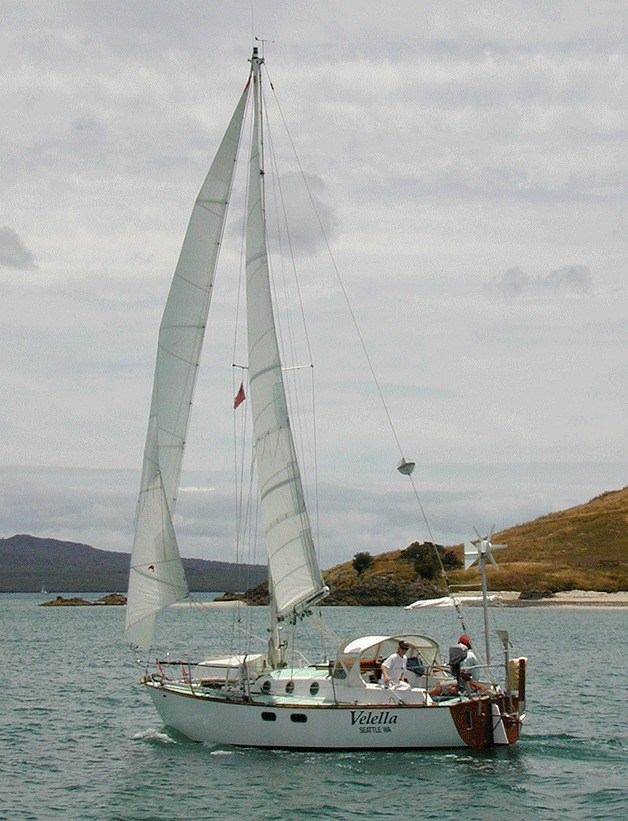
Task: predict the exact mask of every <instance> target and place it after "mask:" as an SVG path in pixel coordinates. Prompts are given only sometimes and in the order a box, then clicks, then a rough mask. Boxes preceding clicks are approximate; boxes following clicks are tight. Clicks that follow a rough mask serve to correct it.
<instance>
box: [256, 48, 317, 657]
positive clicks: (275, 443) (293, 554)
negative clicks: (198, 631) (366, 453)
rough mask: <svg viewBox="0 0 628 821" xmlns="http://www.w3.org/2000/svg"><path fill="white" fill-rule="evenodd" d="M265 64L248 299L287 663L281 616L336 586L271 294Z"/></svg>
mask: <svg viewBox="0 0 628 821" xmlns="http://www.w3.org/2000/svg"><path fill="white" fill-rule="evenodd" d="M263 62H264V59H263V58H262V57H260V56H259V53H258V50H257V48H254V49H253V56H252V58H251V66H252V75H253V108H254V122H253V135H252V141H251V157H250V166H249V172H250V173H249V191H248V198H247V221H246V303H247V336H248V355H249V362H248V365H249V398H250V407H251V413H252V416H253V438H254V442H255V464H256V467H257V475H258V480H259V498H260V509H261V513H262V520H263V523H264V531H265V534H266V549H267V553H268V575H269V578H268V595H269V601H270V616H271V625H270V633H271V638H270V646H269V660H270V663H271V664H272V665H273V666H274V667H280V666H283V663H284V659H283V647H282V644H283V642H282V641H281V628H280V624H279V622H280V620H281V618H282V617H284V616H287V615H291V614H294V613H298V612H300V611H303V610H305V609H307V607H308V606H309V605H310V604H312V603H313V602H314V601H317V600H318V599H320V598H322V597H323V596H325V595H326V594H327V592H328V590H327V588H326V587H325V585H324V583H323V579H322V575H321V571H320V568H319V566H318V561H317V558H316V550H315V547H314V541H313V538H312V532H311V527H310V521H309V516H308V512H307V509H306V506H305V495H304V492H303V485H302V481H301V472H300V469H299V465H298V462H297V454H296V448H295V444H294V439H293V436H292V429H291V426H290V418H289V414H288V402H287V398H286V388H285V385H284V380H283V371H282V362H281V357H280V353H279V344H278V339H277V330H276V325H275V315H274V308H273V302H272V297H271V286H270V273H269V262H268V250H267V246H266V212H265V201H264V193H265V192H264V187H265V186H264V156H263V129H262V123H263V117H262V90H261V71H260V69H261V66H262V63H263Z"/></svg>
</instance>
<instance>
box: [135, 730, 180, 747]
mask: <svg viewBox="0 0 628 821" xmlns="http://www.w3.org/2000/svg"><path fill="white" fill-rule="evenodd" d="M133 741H148V742H149V743H150V744H176V741H175V740H174V738H171V737H170V736H169V735H168V734H167V733H163V732H159V730H156V729H155V728H154V727H149V728H148V730H144V731H143V732H141V733H135V735H133Z"/></svg>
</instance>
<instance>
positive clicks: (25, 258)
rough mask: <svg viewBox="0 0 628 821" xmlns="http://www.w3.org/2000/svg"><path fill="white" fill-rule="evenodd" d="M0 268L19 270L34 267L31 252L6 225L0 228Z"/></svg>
mask: <svg viewBox="0 0 628 821" xmlns="http://www.w3.org/2000/svg"><path fill="white" fill-rule="evenodd" d="M0 266H3V267H5V268H18V269H20V270H27V269H29V268H35V267H36V266H35V261H34V258H33V253H32V251H29V249H28V248H27V247H26V246H25V245H24V243H23V242H22V240H21V239H20V237H19V236H18V234H17V233H16V232H15V231H14V230H13V229H12V228H9V227H8V226H6V225H3V226H2V227H0Z"/></svg>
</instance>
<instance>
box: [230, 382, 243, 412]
mask: <svg viewBox="0 0 628 821" xmlns="http://www.w3.org/2000/svg"><path fill="white" fill-rule="evenodd" d="M245 399H246V395H245V393H244V382H243V383H242V384H241V385H240V390H239V391H238V392H237V394H236V398H235V399H234V400H233V409H234V410H235V409H236V408H237V407H238V405H241V404H242V403H243V402H244V400H245Z"/></svg>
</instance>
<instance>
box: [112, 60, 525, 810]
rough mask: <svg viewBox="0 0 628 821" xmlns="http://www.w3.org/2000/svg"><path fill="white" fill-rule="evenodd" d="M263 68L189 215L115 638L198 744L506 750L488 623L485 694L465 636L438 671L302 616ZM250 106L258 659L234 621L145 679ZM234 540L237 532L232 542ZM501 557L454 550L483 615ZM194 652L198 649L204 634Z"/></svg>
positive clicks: (301, 502) (176, 591)
mask: <svg viewBox="0 0 628 821" xmlns="http://www.w3.org/2000/svg"><path fill="white" fill-rule="evenodd" d="M263 63H264V60H263V58H261V57H260V56H259V54H258V51H257V49H254V51H253V56H252V58H251V72H250V74H249V79H248V81H247V84H246V87H245V89H244V92H243V94H242V97H241V99H240V102H239V103H238V105H237V108H236V110H235V113H234V116H233V118H232V120H231V123H230V125H229V127H228V129H227V132H226V134H225V136H224V139H223V141H222V143H221V145H220V148H219V150H218V153H217V155H216V158H215V160H214V163H213V165H212V167H211V170H210V172H209V175H208V177H207V179H206V181H205V184H204V185H203V187H202V189H201V192H200V194H199V197H198V199H197V201H196V205H195V207H194V211H193V213H192V218H191V220H190V224H189V228H188V231H187V234H186V237H185V240H184V244H183V249H182V251H181V256H180V258H179V263H178V265H177V269H176V272H175V277H174V281H173V283H172V286H171V290H170V294H169V297H168V301H167V304H166V308H165V312H164V316H163V320H162V324H161V328H160V335H159V345H158V354H157V365H156V370H155V382H154V389H153V398H152V404H151V410H150V419H149V427H148V433H147V438H146V448H145V452H144V469H143V474H142V483H141V490H140V497H139V501H138V507H137V518H136V528H135V540H134V545H133V553H132V557H131V570H130V577H129V591H128V606H127V617H126V636H127V639H128V640H129V642H130V644H132V645H133V646H134V647H136V648H139V649H140V650H141V651H142V654H143V657H144V659H145V660H146V667H145V673H144V676H143V677H142V680H141V683H142V684H143V685H144V686H145V687H146V689H147V691H148V692H149V693H150V695H151V697H152V699H153V701H154V704H155V707H156V708H157V710H158V711H159V713H160V715H161V717H162V719H163V721H164V723H165V724H166V725H168V726H169V727H173V728H175V729H176V730H178V731H179V732H181V733H183V734H184V735H186V736H188V737H189V738H191V739H194V740H195V741H204V742H210V743H226V744H234V745H240V746H247V747H278V748H292V749H321V750H324V749H332V750H347V749H349V750H350V749H371V750H372V749H387V748H394V749H402V748H406V749H411V748H421V747H464V746H469V747H475V748H480V747H487V746H492V745H494V744H500V745H508V744H512V743H514V742H515V741H516V740H517V739H518V738H519V733H520V729H521V724H522V721H523V710H524V704H525V659H509V657H508V647H509V640H508V634H507V632H506V631H500V638H501V640H502V642H503V646H504V660H503V670H502V672H503V673H505V676H504V678H505V682H504V683H503V684H502V685H500V684H498V682H497V681H496V672H497V674H498V675H500V676H501V672H500V670H499V668H502V664H500V665H499V668H498V670H497V671H495V670H493V669H492V667H491V664H490V658H489V648H488V623H487V621H486V616H485V626H486V636H487V637H486V664H485V665H483V666H484V674H485V676H486V677H487V678H488V683H487V685H486V686H478V687H476V688H475V689H473V688H472V687H471V683H470V682H469V681H468V679H465V678H464V674H463V673H462V671H461V663H462V662H463V661H465V660H466V658H467V656H466V654H467V652H468V651H467V647H470V640H469V639H468V637H467V636H466V634H465V635H463V636H461V643H462V640H463V639H466V644H467V647H462V648H461V646H460V645H456V647H453V648H451V650H450V664H449V665H447V664H443V661H442V660H441V653H440V648H439V646H438V644H437V642H436V641H435V640H434V639H432V638H430V637H429V636H426V635H421V634H417V633H415V632H414V631H408V630H403V629H402V630H400V631H399V632H396V633H393V634H390V633H385V634H383V635H368V636H358V637H354V638H350V639H348V640H344V641H342V640H341V639H339V638H338V637H336V636H330V631H328V630H327V629H326V628H325V627H324V625H323V624H322V621H320V620H319V618H317V617H316V614H315V613H314V612H313V611H314V606H315V605H316V604H317V603H318V602H319V601H320V600H321V599H323V598H324V597H325V596H326V595H327V594H328V593H329V590H328V588H327V586H326V585H325V583H324V581H323V577H322V574H321V571H320V568H319V564H318V559H317V555H316V549H315V545H314V538H313V533H312V528H311V526H310V520H309V514H308V510H307V507H306V502H305V493H304V487H303V484H302V479H301V471H300V466H299V461H298V459H297V447H296V446H295V442H294V439H293V427H292V425H291V423H290V420H289V408H288V401H287V390H286V385H285V383H284V378H285V376H284V373H285V371H286V370H290V369H286V368H284V366H283V363H282V359H281V357H280V346H279V341H278V338H279V337H278V333H277V329H276V324H275V310H274V305H275V303H276V301H277V300H276V299H275V300H274V299H273V297H272V295H273V293H274V289H273V288H272V287H271V282H270V275H269V269H270V264H269V256H268V251H267V238H268V236H267V235H268V232H267V230H266V206H265V193H266V190H267V186H269V183H268V182H267V174H266V171H267V169H266V168H265V165H264V151H263V148H264V145H270V146H274V142H273V141H272V140H270V139H269V132H268V126H267V119H266V118H265V116H263V115H262V99H263V98H262V94H261V78H262V66H263ZM251 92H252V96H253V100H252V109H253V112H252V113H253V127H252V137H251V145H250V155H249V156H250V159H249V175H248V185H249V189H248V200H247V208H246V214H247V222H246V231H245V236H246V274H247V283H246V294H247V318H248V361H247V364H246V366H238V367H242V368H243V369H244V370H245V373H246V376H245V377H244V378H243V380H242V384H241V385H240V388H239V390H238V391H237V393H236V395H235V400H234V402H233V407H234V410H235V409H236V408H238V406H239V405H240V404H242V403H243V402H244V401H245V399H247V400H248V402H247V405H249V406H250V407H251V415H252V427H253V438H254V440H255V441H254V457H253V458H252V459H251V460H250V464H254V466H255V469H256V471H257V475H258V492H259V504H260V508H261V518H262V520H263V523H264V529H265V537H266V548H267V553H268V564H269V584H268V592H269V600H270V606H269V615H270V625H269V631H268V632H269V640H268V647H267V650H266V652H263V653H250V652H244V653H243V652H241V651H240V648H239V646H238V645H237V644H236V643H235V642H234V638H233V635H234V634H235V632H236V630H239V629H240V624H239V622H235V623H234V626H233V629H232V631H231V632H230V634H228V635H227V636H225V637H224V641H225V646H226V649H225V651H224V652H222V653H220V654H218V655H215V656H211V657H208V658H205V659H203V657H202V656H201V658H200V659H199V658H198V657H194V658H195V660H194V661H193V662H192V661H183V660H175V659H176V658H177V657H176V656H174V657H173V658H170V659H169V658H168V657H167V656H166V658H164V657H163V656H162V657H161V658H160V659H159V658H158V659H156V668H152V667H149V660H152V659H155V656H156V653H155V650H154V647H155V644H154V630H155V619H156V617H157V615H158V613H159V612H160V611H161V610H163V609H164V608H166V607H168V606H170V605H172V604H174V603H175V602H177V601H179V600H181V599H184V598H187V596H188V595H189V593H188V585H187V581H186V578H185V574H184V570H183V565H182V562H181V558H180V555H179V551H178V546H177V539H176V535H175V530H174V521H175V515H174V514H175V504H176V499H177V494H178V486H179V479H180V474H181V463H182V458H183V450H184V447H185V441H186V436H187V432H188V424H189V414H190V408H191V405H192V396H193V392H194V384H195V381H196V374H197V370H198V368H197V366H198V362H199V356H200V350H201V345H202V341H203V335H204V332H205V326H206V322H207V313H208V310H209V303H210V299H211V295H212V292H213V286H214V272H215V268H216V262H217V257H218V251H219V249H220V247H221V245H222V238H223V231H224V224H225V217H226V212H227V206H228V203H229V197H230V192H231V187H232V179H233V171H234V167H235V161H236V156H237V151H238V147H239V144H240V138H241V134H242V128H243V121H244V115H245V111H246V108H247V101H248V98H249V94H250V93H251ZM262 125H264V130H263V132H262ZM262 133H263V134H264V136H265V140H263V139H262ZM271 154H272V151H271ZM269 188H270V190H272V187H270V186H269ZM269 211H270V213H273V209H269ZM233 361H234V359H233V358H232V359H231V362H233ZM245 380H246V382H247V384H246V394H245ZM239 381H240V380H239V379H238V380H237V382H239ZM236 384H237V383H236ZM234 388H235V386H234ZM234 392H235V391H234ZM240 413H242V412H240ZM297 421H300V417H299V416H298V415H297ZM413 468H414V463H413V462H409V461H407V460H406V459H405V458H402V460H401V462H400V463H399V465H398V470H399V471H400V472H401V473H402V474H405V475H407V476H410V474H411V473H412V470H413ZM242 507H243V508H246V505H243V506H242ZM253 507H254V505H253V504H251V508H253ZM246 529H247V526H245V525H243V526H241V527H239V528H238V530H237V532H238V533H240V532H244V531H246ZM251 529H253V528H251ZM498 547H500V546H499V545H494V546H493V545H491V542H490V537H484V538H480V540H479V542H478V543H474V544H472V545H470V546H468V547H467V548H466V549H465V564H466V566H467V567H469V566H470V565H471V564H472V563H473V562H474V561H476V560H478V559H479V561H480V568H481V571H482V581H483V591H482V592H483V597H482V600H483V603H484V605H485V612H486V604H487V601H488V596H487V590H486V573H485V559H487V558H488V559H489V561H491V562H493V561H494V560H493V558H492V554H491V550H492V549H498ZM443 575H444V570H443ZM450 598H451V597H450ZM451 604H452V605H453V606H456V607H457V606H458V604H459V603H458V602H457V601H456V600H455V599H454V598H451ZM307 621H310V623H313V626H316V627H319V628H320V630H321V636H322V638H324V637H325V636H327V637H330V640H331V641H332V642H333V644H334V645H335V653H334V655H333V656H331V657H329V656H328V655H326V654H325V653H321V656H320V657H319V658H320V660H319V661H318V662H316V663H314V664H310V663H309V661H307V660H306V659H305V657H304V656H303V655H302V654H301V653H300V652H299V651H298V650H297V649H296V647H295V644H294V639H295V636H296V631H297V628H298V627H299V625H300V624H301V622H307ZM305 627H306V625H305V624H304V629H305ZM202 629H203V630H205V625H204V626H203V628H202ZM192 639H193V641H194V643H195V645H196V646H198V644H199V641H204V634H203V635H200V636H199V635H196V636H193V637H192ZM242 649H244V648H242ZM452 650H453V651H455V653H452V652H451V651H452ZM402 653H404V654H405V653H407V658H405V657H403V671H404V676H403V678H404V679H405V680H402V679H401V678H400V674H397V677H396V679H394V678H392V677H390V676H388V675H387V673H384V668H385V669H386V670H388V669H392V667H393V666H395V667H396V669H398V668H399V666H400V665H401V663H402V662H401V661H400V660H398V656H401V654H402ZM463 654H464V655H463ZM179 658H181V657H179ZM166 659H168V660H166ZM384 662H385V664H383V663H384ZM476 662H477V659H476ZM456 665H457V668H456ZM456 670H457V672H456ZM380 676H382V678H380ZM384 679H385V680H384ZM395 681H396V683H394V682H395ZM443 693H444V696H443V695H442V694H443ZM418 811H419V814H420V808H419V809H418Z"/></svg>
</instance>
